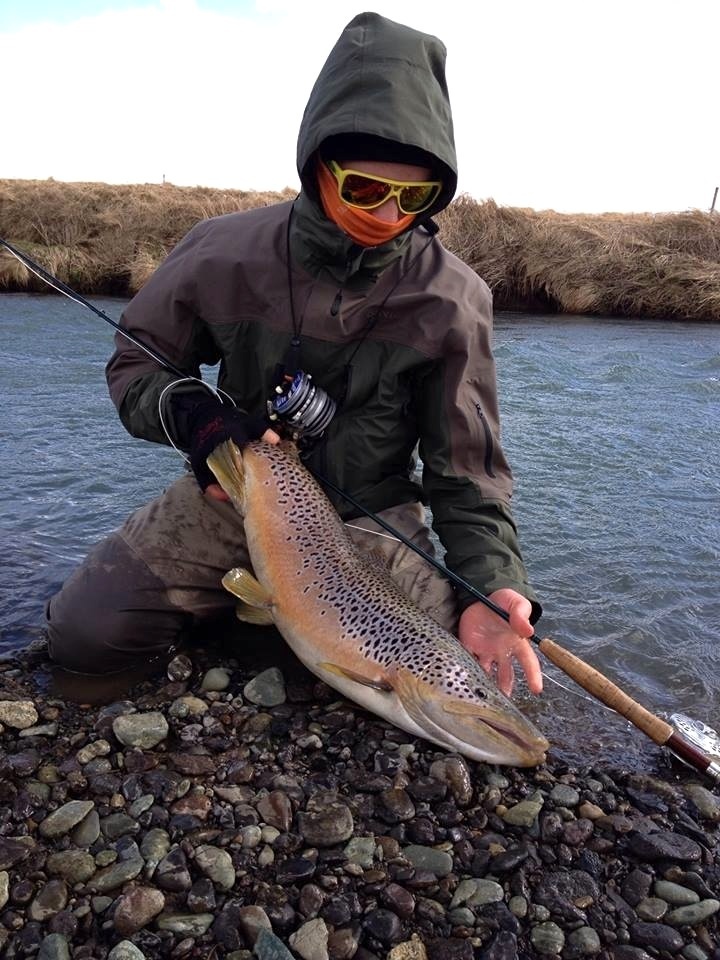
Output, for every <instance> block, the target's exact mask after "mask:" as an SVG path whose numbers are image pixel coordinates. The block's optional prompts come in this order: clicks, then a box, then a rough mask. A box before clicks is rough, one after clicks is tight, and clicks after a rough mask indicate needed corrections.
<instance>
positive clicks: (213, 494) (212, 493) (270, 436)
mask: <svg viewBox="0 0 720 960" xmlns="http://www.w3.org/2000/svg"><path fill="white" fill-rule="evenodd" d="M260 439H261V440H262V441H263V442H264V443H272V444H273V446H274V445H275V444H276V443H280V436H279V435H278V434H277V433H275V431H274V430H270V429H267V430H266V431H265V433H264V434H263V435H262V436H261V437H260ZM205 496H206V497H209V498H210V499H211V500H219V501H220V502H225V501H227V500H229V499H230V497H229V496H228V495H227V494H226V493H225V491H224V490H223V488H222V487H221V486H220V484H219V483H209V484H208V485H207V487H205Z"/></svg>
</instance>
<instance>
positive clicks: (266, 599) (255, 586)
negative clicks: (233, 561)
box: [222, 567, 272, 612]
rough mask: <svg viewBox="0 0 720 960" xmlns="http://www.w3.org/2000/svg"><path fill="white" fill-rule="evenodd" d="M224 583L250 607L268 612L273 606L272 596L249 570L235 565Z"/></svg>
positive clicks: (224, 579) (224, 578) (227, 574)
mask: <svg viewBox="0 0 720 960" xmlns="http://www.w3.org/2000/svg"><path fill="white" fill-rule="evenodd" d="M222 585H223V586H224V587H225V589H226V590H228V591H229V592H230V593H232V594H234V596H236V597H238V598H239V599H240V600H242V601H243V603H245V604H247V606H248V607H257V608H259V609H260V610H267V611H268V612H269V610H270V608H271V607H272V597H271V596H270V594H269V593H268V592H267V590H266V589H265V587H264V586H263V585H262V584H261V583H260V582H259V581H258V580H256V579H255V577H254V576H253V575H252V574H251V573H250V571H249V570H244V569H243V568H242V567H234V568H233V569H232V570H229V571H228V572H227V573H226V574H225V576H224V577H223V578H222Z"/></svg>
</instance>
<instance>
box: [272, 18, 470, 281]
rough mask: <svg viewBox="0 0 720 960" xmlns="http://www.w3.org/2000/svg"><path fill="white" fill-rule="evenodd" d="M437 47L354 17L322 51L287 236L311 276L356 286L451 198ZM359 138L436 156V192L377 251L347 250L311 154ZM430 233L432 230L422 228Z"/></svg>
mask: <svg viewBox="0 0 720 960" xmlns="http://www.w3.org/2000/svg"><path fill="white" fill-rule="evenodd" d="M445 53H446V51H445V46H444V45H443V44H442V43H441V42H440V40H438V39H437V38H436V37H432V36H430V35H428V34H425V33H420V32H419V31H417V30H413V29H411V28H410V27H406V26H403V25H402V24H400V23H395V22H394V21H392V20H387V19H386V18H385V17H381V16H379V15H378V14H377V13H361V14H359V15H358V16H357V17H355V18H354V19H353V20H351V21H350V23H349V24H348V25H347V27H345V29H344V30H343V32H342V34H341V35H340V38H339V40H338V41H337V43H336V44H335V46H334V47H333V49H332V50H331V51H330V56H329V57H328V58H327V60H326V62H325V65H324V66H323V68H322V70H321V71H320V74H319V76H318V78H317V80H316V81H315V86H314V87H313V89H312V92H311V94H310V99H309V100H308V104H307V106H306V108H305V113H304V114H303V119H302V123H301V124H300V133H299V135H298V149H297V167H298V173H299V174H300V179H301V182H302V185H303V189H302V193H301V195H300V197H299V198H298V200H297V201H296V203H295V208H294V214H295V215H294V218H293V225H292V230H291V245H292V254H293V258H294V259H296V260H297V261H298V262H300V263H302V265H303V266H304V267H305V268H306V269H307V270H308V271H309V272H310V273H311V274H312V275H313V276H321V277H322V276H324V277H325V279H331V280H333V281H335V282H340V283H348V282H349V283H350V284H351V285H355V286H357V287H358V288H362V287H366V286H367V285H368V284H370V285H371V284H372V283H373V282H374V279H375V278H376V277H377V276H378V274H379V273H381V272H382V271H383V270H384V269H385V268H386V267H387V266H389V265H390V264H391V263H392V262H393V261H394V260H396V259H398V257H400V256H402V253H403V251H404V249H405V248H406V246H407V242H408V241H409V239H410V233H411V231H412V230H413V229H415V227H417V226H420V225H421V224H423V223H427V221H429V220H430V218H431V217H432V215H433V214H435V213H437V212H438V211H440V210H442V209H443V208H444V207H446V206H447V205H448V203H450V201H451V200H452V198H453V196H454V194H455V190H456V187H457V160H456V157H455V142H454V139H453V124H452V115H451V112H450V101H449V99H448V91H447V85H446V83H445ZM349 133H360V134H366V135H367V134H369V135H371V136H375V137H382V138H383V139H385V140H391V141H393V142H395V143H402V144H406V145H409V146H413V147H419V148H420V149H421V150H424V151H425V152H426V153H429V154H432V156H433V157H435V158H436V160H437V169H438V174H439V176H440V177H441V178H442V181H443V189H442V191H441V193H440V195H439V196H438V199H437V201H436V202H435V204H434V205H433V206H432V207H431V208H430V209H429V210H427V211H426V212H424V213H423V214H422V215H421V216H420V217H418V218H417V219H416V220H415V222H414V223H413V225H412V227H411V228H410V230H408V231H407V232H406V233H404V234H401V235H400V236H399V237H396V238H395V239H394V240H392V241H391V242H390V243H387V244H384V245H383V246H380V247H373V248H363V247H360V246H358V245H357V244H355V243H354V242H353V241H352V240H351V239H350V238H349V237H348V236H347V235H346V234H345V233H343V231H342V230H340V229H339V228H338V227H337V226H335V224H334V223H331V222H330V221H329V220H328V219H327V218H326V217H325V214H324V213H323V212H322V210H321V209H320V206H319V203H318V201H317V190H316V185H315V174H314V171H313V169H312V168H313V162H314V156H315V154H316V152H317V150H318V149H319V148H320V146H321V144H322V143H323V141H324V140H327V139H328V137H332V136H336V135H338V134H349ZM429 227H430V231H431V233H434V232H435V230H436V229H437V228H436V227H435V226H434V225H433V224H430V225H429Z"/></svg>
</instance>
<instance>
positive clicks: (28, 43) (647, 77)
mask: <svg viewBox="0 0 720 960" xmlns="http://www.w3.org/2000/svg"><path fill="white" fill-rule="evenodd" d="M367 9H371V10H374V11H376V12H377V13H381V14H383V15H384V16H387V17H390V18H391V19H393V20H397V21H400V22H402V23H406V24H408V25H409V26H413V27H415V28H417V29H420V30H423V31H425V32H427V33H433V34H435V35H436V36H438V37H440V39H441V40H443V42H444V43H445V45H446V47H447V49H448V61H447V75H448V85H449V89H450V97H451V102H452V107H453V115H454V122H455V139H456V146H457V150H458V164H459V172H460V176H459V192H462V193H467V194H469V195H470V196H472V197H474V198H475V199H476V200H487V199H493V200H495V202H496V203H498V204H502V205H505V206H517V207H531V208H534V209H536V210H542V209H553V210H557V211H559V212H567V213H581V212H587V213H599V212H603V211H616V212H632V211H634V212H664V211H680V210H687V209H703V210H707V209H709V208H710V205H711V203H712V200H713V192H714V189H715V187H716V186H718V185H720V136H719V134H718V113H719V111H720V97H719V96H718V94H719V92H720V73H719V71H718V66H717V47H718V40H719V39H720V29H719V28H720V0H672V2H668V0H442V2H439V0H434V2H432V3H431V2H427V0H412V2H408V0H367V2H365V3H362V2H361V0H352V2H347V0H332V2H319V0H318V2H314V0H257V2H251V0H0V64H1V65H2V68H1V69H2V79H3V94H4V96H3V120H2V129H1V132H0V178H9V179H45V178H47V177H53V178H55V179H56V180H69V181H104V182H107V183H160V182H162V181H163V179H165V180H167V181H169V182H171V183H175V184H179V185H184V186H196V185H202V186H210V187H222V188H234V189H242V190H281V189H283V188H284V187H286V186H289V187H292V188H297V187H298V186H299V180H298V176H297V171H296V169H295V149H296V138H297V130H298V127H299V124H300V119H301V117H302V112H303V109H304V106H305V103H306V101H307V98H308V95H309V93H310V90H311V88H312V85H313V83H314V80H315V78H316V76H317V74H318V72H319V70H320V68H321V66H322V64H323V63H324V61H325V58H326V57H327V54H328V53H329V51H330V49H331V47H332V46H333V44H334V42H335V40H336V39H337V37H338V35H339V34H340V32H341V30H342V28H343V27H344V26H345V24H346V23H347V22H348V21H349V20H350V19H352V17H353V16H354V15H355V14H356V13H360V12H362V11H363V10H367Z"/></svg>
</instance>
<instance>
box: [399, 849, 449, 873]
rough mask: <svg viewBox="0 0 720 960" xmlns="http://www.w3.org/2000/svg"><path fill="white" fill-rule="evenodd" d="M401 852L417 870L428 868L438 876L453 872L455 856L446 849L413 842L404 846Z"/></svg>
mask: <svg viewBox="0 0 720 960" xmlns="http://www.w3.org/2000/svg"><path fill="white" fill-rule="evenodd" d="M401 853H402V856H403V857H405V858H406V860H409V861H410V863H411V864H412V865H413V866H414V867H415V869H416V870H428V871H429V872H430V873H434V874H435V876H436V877H446V876H447V875H448V874H449V873H451V872H452V868H453V858H452V857H451V856H450V854H449V853H446V852H445V851H444V850H436V849H435V848H434V847H425V846H423V845H422V844H417V843H411V844H410V846H408V847H403V849H402V851H401Z"/></svg>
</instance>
